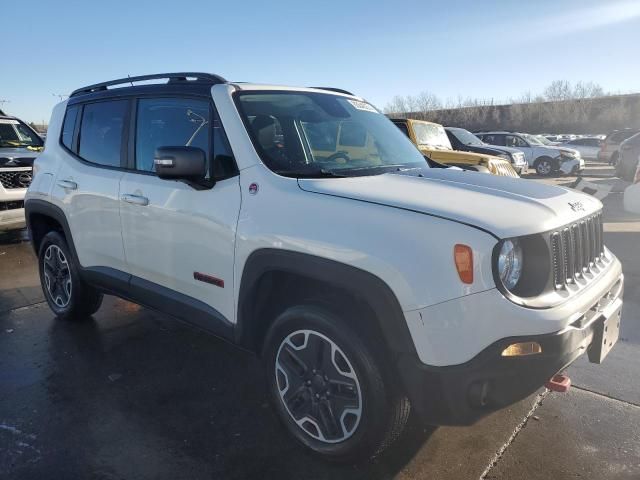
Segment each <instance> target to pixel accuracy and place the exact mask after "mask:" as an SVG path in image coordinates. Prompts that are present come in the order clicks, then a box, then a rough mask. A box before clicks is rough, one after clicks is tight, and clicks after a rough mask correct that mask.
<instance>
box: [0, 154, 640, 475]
mask: <svg viewBox="0 0 640 480" xmlns="http://www.w3.org/2000/svg"><path fill="white" fill-rule="evenodd" d="M585 177H588V180H589V181H592V182H594V183H597V184H598V183H599V184H602V185H604V186H608V187H610V188H611V193H609V194H608V196H607V197H606V198H605V199H604V203H605V222H606V224H605V242H606V244H607V246H608V247H609V248H610V249H611V250H612V251H613V252H614V253H615V254H616V255H617V256H618V257H619V258H620V260H621V261H622V264H623V270H624V273H625V280H626V287H625V306H624V311H623V323H622V332H621V338H620V341H619V343H618V345H617V346H616V347H615V348H614V350H613V351H612V353H611V354H610V356H609V357H608V358H607V359H606V360H605V362H604V363H603V364H602V365H601V366H598V365H592V364H589V363H588V362H587V360H586V359H585V358H582V359H580V360H579V361H578V362H576V364H574V365H573V366H572V367H571V368H570V369H569V370H568V373H569V375H570V376H571V378H572V381H573V387H572V389H571V390H570V392H569V393H567V394H558V393H550V392H547V391H543V390H541V391H540V392H539V393H537V394H535V395H533V396H531V397H530V398H528V399H526V400H524V401H522V402H520V403H518V404H516V405H513V406H512V407H510V408H508V409H505V410H503V411H500V412H497V413H495V414H493V415H491V416H489V417H487V418H485V419H484V420H482V421H481V422H479V423H478V424H477V425H475V426H473V427H466V428H452V427H447V428H444V427H443V428H437V429H435V428H422V427H420V426H418V425H417V423H416V422H412V423H410V426H409V428H408V429H407V432H406V433H405V435H404V436H403V438H402V439H401V441H400V442H399V443H398V444H397V445H395V446H394V448H392V449H391V450H390V451H389V452H387V453H385V454H384V455H383V456H382V457H380V458H377V459H376V460H375V461H372V462H370V463H369V464H366V465H359V466H338V465H328V464H326V463H323V462H321V461H318V460H316V459H315V458H314V457H311V456H309V455H308V454H306V453H304V452H303V451H302V450H301V449H299V448H298V447H297V446H296V445H295V443H294V442H293V440H292V439H291V438H290V437H289V436H288V435H287V434H286V433H285V431H284V430H283V429H282V428H281V427H280V425H279V424H278V422H277V419H276V416H275V414H274V413H273V412H272V411H271V408H270V406H269V405H268V404H267V396H266V391H265V387H264V383H263V379H262V370H261V365H260V362H259V361H258V360H257V359H256V358H254V357H252V356H250V355H248V354H246V353H244V352H242V351H239V350H237V349H236V348H234V347H232V346H230V345H228V344H226V343H224V342H222V341H220V340H218V339H216V338H213V337H210V336H206V335H203V334H202V333H200V332H199V331H197V330H194V329H192V328H190V327H188V326H185V325H182V324H180V323H178V322H176V321H174V320H172V319H171V318H168V317H166V316H164V315H162V314H159V313H156V312H153V311H150V310H148V309H145V308H143V307H140V306H138V305H134V304H132V303H128V302H125V301H123V300H119V299H115V298H112V297H107V298H106V300H105V302H104V304H103V306H102V308H101V309H100V311H99V312H98V313H97V314H96V315H95V316H94V318H93V320H92V321H89V322H84V323H69V322H61V321H57V320H56V319H55V318H54V317H53V315H52V314H51V312H50V310H49V308H48V307H47V305H46V303H43V298H42V292H41V290H40V285H39V280H38V274H37V268H36V262H35V256H34V254H33V252H32V250H31V246H30V245H29V243H28V241H27V238H26V234H25V233H24V232H21V233H20V232H19V233H17V234H12V235H3V236H0V478H7V479H9V478H10V479H44V478H52V479H54V478H55V479H67V478H69V479H71V478H73V479H75V478H83V479H84V478H96V479H105V480H111V479H134V478H135V479H138V478H152V479H172V480H174V479H209V478H278V479H283V478H311V479H325V478H326V479H328V478H330V479H332V480H339V479H342V478H345V479H346V478H348V479H360V478H361V479H377V478H399V479H414V478H415V479H419V478H442V479H467V478H472V479H478V478H492V479H511V478H534V479H537V478H540V479H543V478H544V479H549V478H553V479H569V478H572V479H573V478H593V479H599V478H607V479H638V478H640V381H639V379H638V372H639V371H640V255H638V244H639V243H640V219H639V218H636V217H633V216H631V215H629V214H625V213H624V212H623V211H622V195H621V194H620V193H619V192H620V191H621V189H622V186H623V185H622V183H621V182H620V181H618V180H616V179H614V178H612V177H611V169H610V168H608V167H605V166H602V165H596V164H592V165H589V166H588V170H587V172H586V175H585ZM574 180H575V178H567V177H564V178H559V179H549V180H547V179H545V180H540V179H536V178H532V179H531V181H545V182H551V183H559V184H569V183H572V182H573V181H574Z"/></svg>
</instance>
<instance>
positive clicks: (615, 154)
mask: <svg viewBox="0 0 640 480" xmlns="http://www.w3.org/2000/svg"><path fill="white" fill-rule="evenodd" d="M619 156H620V154H619V153H618V151H615V152H613V154H612V155H611V158H610V159H609V165H611V166H614V167H615V166H616V165H618V157H619Z"/></svg>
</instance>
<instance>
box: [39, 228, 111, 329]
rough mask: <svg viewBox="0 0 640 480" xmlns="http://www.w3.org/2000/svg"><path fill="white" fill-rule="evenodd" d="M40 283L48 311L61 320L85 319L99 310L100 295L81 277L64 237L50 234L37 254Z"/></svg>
mask: <svg viewBox="0 0 640 480" xmlns="http://www.w3.org/2000/svg"><path fill="white" fill-rule="evenodd" d="M38 267H39V271H40V284H41V285H42V291H43V293H44V297H45V299H46V300H47V303H48V304H49V308H51V310H52V311H53V313H55V314H56V316H58V317H59V318H62V319H64V320H84V319H87V318H89V317H90V316H91V315H93V314H94V313H95V312H97V311H98V309H99V308H100V305H101V304H102V297H103V296H102V294H101V293H100V292H98V291H97V290H96V289H95V288H93V287H91V286H90V285H88V284H87V283H86V282H85V281H83V280H82V278H80V272H79V266H78V265H77V263H76V262H75V261H74V259H73V256H72V255H71V253H70V251H69V247H68V246H67V242H66V241H65V238H64V237H63V236H62V235H61V234H60V233H58V232H49V233H47V234H46V235H45V237H44V238H43V239H42V242H41V243H40V249H39V253H38Z"/></svg>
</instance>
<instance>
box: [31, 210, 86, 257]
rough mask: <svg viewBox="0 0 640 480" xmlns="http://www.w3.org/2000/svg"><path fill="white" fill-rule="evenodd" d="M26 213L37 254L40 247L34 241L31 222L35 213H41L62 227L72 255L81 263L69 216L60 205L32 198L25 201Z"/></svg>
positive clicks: (32, 244) (32, 243)
mask: <svg viewBox="0 0 640 480" xmlns="http://www.w3.org/2000/svg"><path fill="white" fill-rule="evenodd" d="M24 213H25V219H26V222H27V229H28V230H29V237H30V238H31V239H32V242H31V246H32V247H33V249H34V251H35V253H36V256H38V247H37V246H36V243H35V242H33V238H34V230H33V225H32V223H31V217H32V215H33V214H39V215H43V216H45V217H49V218H52V219H53V220H55V221H56V222H57V223H58V224H59V225H60V226H61V227H62V231H63V233H64V236H65V239H66V241H67V246H68V247H69V250H71V255H73V259H74V261H75V262H76V264H77V265H80V262H79V261H78V254H77V252H76V246H75V245H74V243H73V237H72V236H71V229H70V228H69V223H68V222H67V217H66V216H65V214H64V212H63V211H62V209H61V208H60V207H58V206H57V205H54V204H52V203H51V202H47V201H46V200H40V199H37V198H30V199H28V200H26V201H25V202H24Z"/></svg>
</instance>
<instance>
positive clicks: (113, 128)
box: [78, 100, 129, 167]
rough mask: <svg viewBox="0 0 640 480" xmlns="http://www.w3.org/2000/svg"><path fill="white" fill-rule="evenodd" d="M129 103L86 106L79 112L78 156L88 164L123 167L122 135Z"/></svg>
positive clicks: (101, 103)
mask: <svg viewBox="0 0 640 480" xmlns="http://www.w3.org/2000/svg"><path fill="white" fill-rule="evenodd" d="M128 103H129V102H128V100H115V101H108V102H97V103H88V104H86V105H85V106H84V108H83V111H82V122H81V125H80V144H79V149H78V155H79V156H80V157H81V158H83V159H84V160H87V161H88V162H91V163H96V164H98V165H105V166H109V167H120V166H121V165H122V136H123V129H124V125H125V118H126V116H127V109H128Z"/></svg>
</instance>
